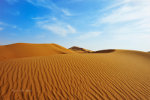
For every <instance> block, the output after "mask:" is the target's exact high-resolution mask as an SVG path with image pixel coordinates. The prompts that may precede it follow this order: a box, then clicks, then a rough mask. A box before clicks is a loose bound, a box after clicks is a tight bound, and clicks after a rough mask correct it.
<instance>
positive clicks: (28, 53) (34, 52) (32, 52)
mask: <svg viewBox="0 0 150 100" xmlns="http://www.w3.org/2000/svg"><path fill="white" fill-rule="evenodd" d="M67 53H74V52H73V51H71V50H68V49H66V48H64V47H62V46H60V45H57V44H54V43H52V44H31V43H16V44H10V45H4V46H0V61H1V60H6V59H13V58H23V57H33V56H50V55H53V54H67Z"/></svg>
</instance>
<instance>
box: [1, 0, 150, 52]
mask: <svg viewBox="0 0 150 100" xmlns="http://www.w3.org/2000/svg"><path fill="white" fill-rule="evenodd" d="M149 5H150V0H0V44H1V45H5V44H10V43H18V42H19V43H20V42H21V43H22V42H23V43H57V44H60V45H62V46H65V47H67V48H68V47H71V46H80V47H84V48H87V49H91V50H100V49H132V50H142V51H150V6H149Z"/></svg>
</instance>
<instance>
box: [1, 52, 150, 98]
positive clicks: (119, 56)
mask: <svg viewBox="0 0 150 100" xmlns="http://www.w3.org/2000/svg"><path fill="white" fill-rule="evenodd" d="M0 100H150V54H148V53H144V52H136V51H119V50H118V51H113V52H109V53H101V54H64V55H62V54H57V55H52V56H45V57H30V58H19V59H12V60H8V61H1V62H0Z"/></svg>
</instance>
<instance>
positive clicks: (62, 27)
mask: <svg viewBox="0 0 150 100" xmlns="http://www.w3.org/2000/svg"><path fill="white" fill-rule="evenodd" d="M37 24H38V26H39V27H41V28H43V29H45V30H48V31H50V32H52V33H54V34H57V35H60V36H67V35H68V34H74V33H76V29H75V28H74V27H72V26H71V25H69V24H67V23H63V22H59V21H55V22H53V23H52V22H51V21H50V20H45V21H39V22H37Z"/></svg>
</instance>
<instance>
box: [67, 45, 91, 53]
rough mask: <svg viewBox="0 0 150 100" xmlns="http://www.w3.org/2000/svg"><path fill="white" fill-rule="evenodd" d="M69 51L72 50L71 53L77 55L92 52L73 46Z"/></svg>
mask: <svg viewBox="0 0 150 100" xmlns="http://www.w3.org/2000/svg"><path fill="white" fill-rule="evenodd" d="M69 49H70V50H72V51H75V52H78V53H91V52H93V51H91V50H87V49H84V48H80V47H77V46H73V47H71V48H69Z"/></svg>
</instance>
